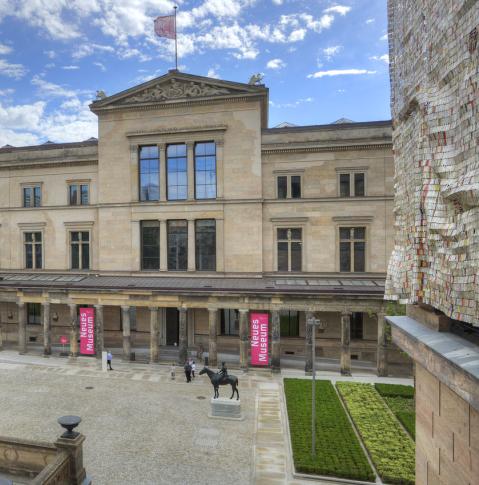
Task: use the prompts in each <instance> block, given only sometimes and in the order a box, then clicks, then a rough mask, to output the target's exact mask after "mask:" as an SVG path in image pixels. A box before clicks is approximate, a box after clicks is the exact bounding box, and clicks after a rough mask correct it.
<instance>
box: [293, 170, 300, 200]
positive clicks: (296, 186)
mask: <svg viewBox="0 0 479 485" xmlns="http://www.w3.org/2000/svg"><path fill="white" fill-rule="evenodd" d="M291 198H292V199H300V198H301V177H300V176H299V175H292V176H291Z"/></svg>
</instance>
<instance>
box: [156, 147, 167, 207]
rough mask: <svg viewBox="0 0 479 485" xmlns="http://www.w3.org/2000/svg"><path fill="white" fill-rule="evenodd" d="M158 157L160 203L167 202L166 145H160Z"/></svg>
mask: <svg viewBox="0 0 479 485" xmlns="http://www.w3.org/2000/svg"><path fill="white" fill-rule="evenodd" d="M158 155H159V157H160V201H162V202H164V201H166V170H167V169H166V144H165V143H160V144H159V145H158Z"/></svg>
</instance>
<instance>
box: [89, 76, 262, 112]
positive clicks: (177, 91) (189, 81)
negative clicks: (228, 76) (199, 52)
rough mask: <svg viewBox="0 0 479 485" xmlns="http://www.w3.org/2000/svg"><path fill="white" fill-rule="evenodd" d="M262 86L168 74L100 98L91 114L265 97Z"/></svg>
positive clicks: (92, 106) (94, 104) (93, 105)
mask: <svg viewBox="0 0 479 485" xmlns="http://www.w3.org/2000/svg"><path fill="white" fill-rule="evenodd" d="M267 92H268V90H267V88H265V87H264V86H263V85H255V84H244V83H236V82H231V81H222V80H219V79H213V78H207V77H202V76H194V75H192V74H185V73H180V72H178V71H173V72H172V71H170V72H169V73H168V74H166V75H164V76H161V77H158V78H156V79H152V80H151V81H148V82H146V83H143V84H140V85H138V86H135V87H133V88H131V89H128V90H126V91H122V92H121V93H118V94H115V95H113V96H108V97H103V98H102V99H98V100H96V101H95V102H94V103H92V105H91V109H92V111H94V112H96V111H101V110H103V109H111V108H120V107H130V106H135V105H148V104H158V103H160V104H163V103H178V102H186V101H191V100H204V99H209V98H230V97H241V96H257V95H267Z"/></svg>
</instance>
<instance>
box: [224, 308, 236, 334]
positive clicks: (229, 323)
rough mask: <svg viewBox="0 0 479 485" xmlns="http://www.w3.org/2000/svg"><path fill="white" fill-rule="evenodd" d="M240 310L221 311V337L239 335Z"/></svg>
mask: <svg viewBox="0 0 479 485" xmlns="http://www.w3.org/2000/svg"><path fill="white" fill-rule="evenodd" d="M238 315H239V312H238V310H229V309H227V310H221V335H239V317H238Z"/></svg>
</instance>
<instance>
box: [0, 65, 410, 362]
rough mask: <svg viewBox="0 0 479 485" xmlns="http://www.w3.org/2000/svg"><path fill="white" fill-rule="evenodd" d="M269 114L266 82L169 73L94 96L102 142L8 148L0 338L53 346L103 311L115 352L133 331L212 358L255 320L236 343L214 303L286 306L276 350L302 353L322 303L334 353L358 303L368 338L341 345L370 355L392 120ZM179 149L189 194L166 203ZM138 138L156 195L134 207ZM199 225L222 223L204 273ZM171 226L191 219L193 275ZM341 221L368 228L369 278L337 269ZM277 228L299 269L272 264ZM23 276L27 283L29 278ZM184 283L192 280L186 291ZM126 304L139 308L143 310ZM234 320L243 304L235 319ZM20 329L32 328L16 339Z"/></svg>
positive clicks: (106, 341)
mask: <svg viewBox="0 0 479 485" xmlns="http://www.w3.org/2000/svg"><path fill="white" fill-rule="evenodd" d="M267 108H268V90H267V88H265V87H264V86H262V85H248V84H241V83H233V82H227V81H220V80H216V79H208V78H202V77H199V76H193V75H188V74H184V73H180V72H178V71H170V72H169V73H168V74H166V75H165V76H162V77H160V78H157V79H155V80H152V81H149V82H148V83H145V84H143V85H140V86H136V87H134V88H131V89H129V90H127V91H124V92H122V93H119V94H116V95H114V96H110V97H107V98H104V99H100V100H98V101H95V102H94V103H92V105H91V109H92V111H93V112H94V113H96V114H97V115H98V123H99V138H98V141H96V140H88V141H85V142H80V143H69V144H46V145H41V146H36V147H24V148H11V147H10V148H9V147H4V148H2V149H0V247H1V250H0V270H1V271H2V272H3V275H4V281H3V282H0V283H1V288H0V324H1V327H2V328H1V332H0V333H1V335H2V339H3V342H4V343H5V344H8V343H14V342H16V341H18V340H19V339H20V340H22V339H26V342H27V343H28V342H30V340H31V341H32V342H33V341H35V342H37V343H41V342H44V343H45V341H47V344H46V346H48V339H50V341H51V342H52V343H53V344H57V343H58V339H59V337H60V336H61V335H65V334H66V333H67V330H69V329H70V328H71V329H73V330H72V334H71V339H72V342H73V340H75V338H76V337H77V335H76V332H77V330H75V328H76V327H75V326H76V325H77V322H76V321H75V313H74V312H75V309H76V308H77V306H78V305H96V309H97V313H98V314H99V315H100V316H101V321H102V338H103V340H102V345H105V346H109V347H112V346H121V345H122V342H123V343H124V342H125V338H126V339H127V341H128V342H129V344H130V345H131V348H132V349H134V348H135V347H142V348H144V347H148V346H149V345H150V343H151V339H152V338H153V339H154V340H155V342H153V343H152V346H151V349H152V356H153V357H152V359H153V360H156V359H157V357H156V355H157V344H158V345H171V344H172V343H178V344H179V343H180V342H181V341H183V342H186V344H184V345H183V347H184V346H185V345H186V346H187V348H189V349H198V348H199V347H202V348H203V349H204V350H205V351H208V350H210V351H211V352H213V354H214V353H215V349H216V348H217V349H218V351H234V352H239V351H240V350H241V349H240V347H241V345H247V325H248V322H247V320H245V322H246V323H245V325H246V326H245V327H244V329H246V330H245V331H246V333H245V335H246V340H244V339H243V340H242V339H241V338H239V335H238V334H239V333H240V329H239V328H237V329H236V332H233V334H232V335H227V334H225V332H222V325H221V320H222V319H221V315H220V314H217V315H216V316H214V317H212V315H214V314H213V313H212V311H213V312H214V311H216V310H222V309H235V310H242V311H248V310H252V309H256V310H265V311H270V312H275V311H277V312H280V311H285V310H289V311H293V312H300V313H299V316H298V321H299V324H298V326H297V330H295V332H294V335H290V336H285V335H283V336H282V337H281V346H280V348H281V353H282V354H284V353H285V352H288V353H291V354H295V355H304V352H305V339H306V340H307V335H306V322H305V312H306V311H313V312H318V315H319V312H320V317H321V318H323V319H326V320H328V322H329V325H328V329H327V330H326V332H325V333H324V334H322V335H321V339H320V340H321V341H320V343H319V344H318V347H319V348H318V353H319V355H323V356H325V357H332V358H338V357H339V352H340V351H339V349H340V339H341V323H340V322H341V312H343V313H344V312H347V313H351V312H357V313H361V314H362V332H361V333H362V336H361V338H360V339H359V340H356V339H354V340H353V341H352V344H351V345H349V344H348V345H347V346H346V349H348V350H346V351H350V352H352V354H353V358H354V357H355V358H357V359H359V360H366V361H368V360H369V361H376V358H377V352H376V349H377V342H378V336H379V337H381V336H382V335H383V334H384V332H383V331H382V325H383V315H384V308H383V303H382V295H383V282H384V276H385V271H386V266H387V261H388V258H389V254H390V252H391V250H392V245H393V233H392V220H393V213H392V204H393V200H392V190H393V187H392V185H393V166H392V151H391V125H390V123H389V122H387V121H385V122H366V123H346V124H331V125H319V126H307V127H285V128H268V110H267ZM206 141H208V142H214V144H215V148H216V197H215V198H211V199H199V198H198V197H196V194H195V155H194V150H195V143H198V142H206ZM178 143H181V144H185V145H186V154H187V156H186V159H187V175H186V176H187V191H186V197H185V199H184V200H168V198H167V183H168V181H167V172H166V169H165V165H166V164H165V160H166V148H167V147H168V146H169V145H170V144H178ZM143 146H155V147H158V153H159V200H149V201H144V200H140V190H139V186H140V184H141V181H140V175H139V149H140V147H143ZM358 173H359V174H364V175H361V177H363V178H362V179H361V180H363V186H364V189H361V188H358V189H357V190H364V194H363V193H361V194H359V195H358V196H357V197H346V196H340V176H341V174H343V175H344V174H349V176H350V180H351V191H352V192H354V190H355V188H354V183H355V182H354V181H355V180H356V179H355V175H354V174H358ZM293 176H294V177H299V180H300V185H301V188H300V192H301V193H300V197H297V198H296V197H292V193H291V191H292V188H291V180H292V177H293ZM278 177H285V178H286V180H287V185H288V189H287V193H285V194H284V195H285V197H284V198H279V197H278ZM295 180H297V179H295ZM72 184H73V185H77V186H78V187H80V186H81V185H84V186H87V187H88V192H89V194H88V203H87V204H85V205H81V204H78V205H71V204H70V200H69V190H70V189H69V187H70V185H72ZM35 186H39V187H40V188H41V203H40V204H39V206H38V207H23V205H24V200H23V198H24V191H23V189H25V188H29V187H35ZM358 187H359V186H358ZM32 194H33V192H32ZM351 195H353V193H351ZM203 219H211V220H214V221H215V228H216V229H215V231H216V237H215V240H216V248H215V249H216V254H215V263H216V264H215V270H214V271H199V270H198V269H197V261H196V258H197V257H198V256H197V251H195V221H198V220H203ZM171 220H186V221H187V241H188V250H187V260H188V262H187V267H186V268H185V270H184V271H169V270H168V266H167V261H168V251H167V248H168V239H167V221H171ZM143 221H150V222H151V221H157V222H158V226H159V268H158V269H156V270H154V271H151V270H149V271H146V270H142V254H143V252H142V239H141V228H142V223H143ZM345 227H346V228H348V227H361V228H364V234H365V235H364V236H363V237H364V239H365V256H364V265H365V266H364V268H359V267H358V268H359V269H360V270H361V271H360V272H354V271H347V272H344V271H343V272H341V271H340V255H339V251H340V229H341V228H345ZM283 228H284V229H288V228H299V229H301V240H300V242H299V245H300V247H301V249H300V251H301V268H300V270H299V271H291V272H290V271H279V270H278V265H279V263H278V252H277V247H278V246H277V245H278V234H279V232H278V230H279V229H283ZM31 232H37V233H41V239H42V241H41V245H42V256H43V261H42V264H41V267H40V268H35V269H34V270H33V272H32V268H27V267H26V260H25V258H26V255H25V237H26V236H25V233H31ZM72 232H84V233H88V238H89V241H88V244H89V250H90V252H89V268H88V270H83V271H82V270H78V269H77V270H73V269H72V266H71V261H72V251H73V249H72V244H71V241H70V238H71V233H72ZM290 257H292V256H290ZM358 258H359V256H358ZM291 269H294V268H291ZM22 274H24V276H23V277H22ZM34 274H36V275H45V277H44V278H47V279H48V277H47V275H51V281H53V280H54V279H55V275H58V277H59V278H60V281H61V279H62V278H65V279H63V281H64V284H63V285H61V284H57V283H55V289H53V288H51V287H50V288H48V287H45V281H43V283H42V282H40V280H41V278H42V277H41V276H37V277H35V276H32V278H33V279H30V278H29V277H28V276H27V275H34ZM74 275H76V276H78V278H79V280H78V281H80V280H82V278H86V279H85V280H84V282H83V283H82V282H78V286H77V287H73V286H72V285H76V284H77V283H75V281H73V280H71V279H70V280H69V279H68V278H69V276H70V277H73V276H74ZM91 275H93V276H91ZM116 277H120V278H122V279H121V283H118V285H119V286H110V287H108V281H111V284H112V285H113V280H108V278H116ZM138 277H141V278H148V283H147V284H145V285H144V286H142V287H141V288H139V287H138V288H134V287H135V286H136V282H135V281H136V280H134V279H135V278H138ZM22 278H24V279H25V278H27V280H28V281H29V283H27V284H24V283H21V282H20V281H22ZM95 278H96V279H95ZM128 278H132V280H131V281H127V279H128ZM205 278H206V279H208V278H211V279H212V282H213V283H215V282H218V279H221V281H223V283H222V284H223V286H224V288H223V287H222V288H218V289H214V288H213V286H214V285H213V286H210V285H209V284H206V283H205ZM268 278H270V279H271V281H272V283H271V286H268V283H267V281H269V280H267V279H268ZM285 278H286V279H285ZM304 278H312V279H310V280H308V281H309V282H306V281H305V280H304ZM35 281H36V282H38V284H37V283H35ZM142 281H143V280H142ZM95 282H98V283H99V285H98V286H96V285H95ZM103 282H106V283H103ZM238 282H239V283H238ZM241 282H244V288H243V286H241ZM261 282H262V283H261ZM70 283H71V284H70ZM84 284H85V285H88V288H85V285H84ZM186 284H187V285H190V286H189V287H188V288H189V289H188V290H187V289H182V288H185V287H184V285H186ZM238 284H239V285H240V287H238V288H234V287H233V286H232V285H238ZM257 284H262V285H263V287H262V289H261V291H260V290H258V292H257V293H255V294H253V296H250V295H251V293H250V292H251V291H252V290H253V289H254V287H255V285H257ZM191 285H192V286H191ZM203 285H206V286H205V288H211V290H205V288H204V287H203ZM275 285H276V286H278V288H276V287H275ZM167 286H168V288H167ZM172 286H173V287H174V288H176V290H175V289H174V288H173V289H172V288H171V287H172ZM342 286H344V288H342V289H341V288H339V287H342ZM132 287H133V288H132ZM228 288H230V289H228ZM273 288H274V292H273V291H271V289H273ZM301 288H302V289H301ZM305 289H307V290H308V292H306V293H305V291H304V290H305ZM344 290H346V291H344ZM2 301H3V303H2ZM22 303H26V304H27V305H28V303H37V304H42V305H43V307H42V317H41V318H42V319H43V320H42V321H43V327H45V325H47V328H48V331H47V332H46V333H45V332H44V328H42V326H40V325H37V326H35V325H33V324H31V323H28V318H27V316H26V312H27V307H25V308H23V309H22V308H21V304H22ZM19 304H20V306H18V305H19ZM46 304H48V310H46V307H45V305H46ZM68 305H76V306H74V307H70V308H69V307H68ZM72 308H73V310H72ZM122 308H123V310H122ZM125 308H126V310H125ZM130 308H135V309H136V310H135V311H134V314H132V313H131V310H130ZM157 309H158V310H157ZM178 309H179V310H178ZM181 309H186V310H187V312H186V313H185V317H184V318H186V325H185V326H184V327H185V330H184V332H186V335H185V334H184V332H183V333H182V332H181V331H180V330H181V328H182V325H181V318H182V316H181V315H182V312H181ZM72 312H73V313H72ZM45 315H46V317H45ZM127 315H128V317H127ZM244 315H245V318H246V319H247V313H245V314H244ZM240 316H241V312H240V313H239V314H238V315H237V317H236V319H237V320H241V317H240ZM125 318H129V319H130V318H131V322H130V325H131V326H132V329H131V332H130V333H128V332H127V331H125V328H124V327H125V325H124V322H125ZM45 320H48V321H45ZM343 320H344V319H343ZM72 321H73V323H72ZM272 321H275V319H274V318H273V319H272ZM378 321H379V325H378ZM17 322H20V324H18V323H17ZM22 322H23V323H22ZM122 322H123V323H122ZM132 322H133V323H132ZM277 322H278V323H277V324H278V325H279V319H277ZM22 326H25V332H23V330H21V331H20V332H19V328H20V329H21V328H22ZM236 326H237V327H239V326H241V321H239V322H238V321H237V322H236ZM378 326H379V328H380V331H379V332H378ZM170 327H172V328H170ZM244 329H243V330H244ZM18 335H20V337H19V336H18ZM152 335H157V336H156V337H152ZM48 336H49V337H48ZM381 338H382V337H381ZM172 339H173V340H172ZM318 340H319V339H318ZM243 341H244V342H245V343H243V344H242V343H241V342H243ZM25 345H27V344H25ZM381 345H383V346H385V345H386V344H385V343H384V342H383V343H382V344H381ZM20 347H21V348H23V347H22V345H20ZM343 347H344V345H343ZM124 348H125V347H124ZM278 348H279V347H278ZM246 350H247V348H246ZM180 351H184V349H183V348H182V349H180ZM160 354H161V351H160ZM389 354H390V360H391V362H396V363H399V364H401V363H403V362H404V358H402V357H401V356H400V354H399V353H398V352H396V351H394V350H393V349H389ZM126 357H127V356H126ZM245 359H247V352H246V354H244V353H243V360H245ZM212 360H213V361H214V360H215V359H214V358H213V359H212Z"/></svg>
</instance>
